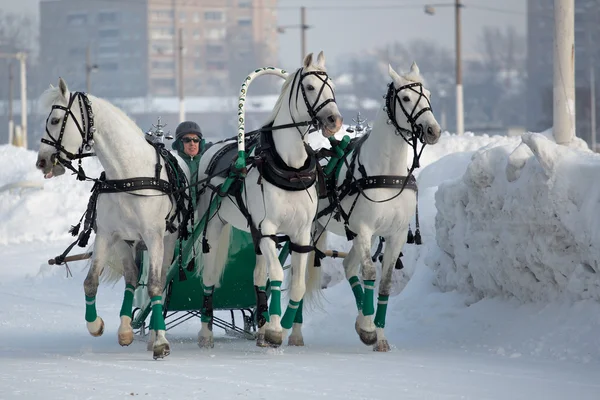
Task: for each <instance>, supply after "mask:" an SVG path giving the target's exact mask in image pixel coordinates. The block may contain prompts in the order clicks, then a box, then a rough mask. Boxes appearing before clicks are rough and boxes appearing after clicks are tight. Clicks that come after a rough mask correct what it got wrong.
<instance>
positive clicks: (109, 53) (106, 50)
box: [97, 46, 129, 58]
mask: <svg viewBox="0 0 600 400" xmlns="http://www.w3.org/2000/svg"><path fill="white" fill-rule="evenodd" d="M97 54H98V57H102V58H109V57H119V50H118V49H117V48H116V47H114V46H112V47H106V46H100V47H98V53H97ZM127 55H129V53H127Z"/></svg>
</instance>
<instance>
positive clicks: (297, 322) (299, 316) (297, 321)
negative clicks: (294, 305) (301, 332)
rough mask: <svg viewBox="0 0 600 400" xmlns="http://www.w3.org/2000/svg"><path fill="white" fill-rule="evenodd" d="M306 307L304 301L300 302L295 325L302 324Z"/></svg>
mask: <svg viewBox="0 0 600 400" xmlns="http://www.w3.org/2000/svg"><path fill="white" fill-rule="evenodd" d="M303 305H304V299H302V300H300V304H299V305H298V311H296V317H295V318H294V323H295V324H301V323H302V306H303Z"/></svg>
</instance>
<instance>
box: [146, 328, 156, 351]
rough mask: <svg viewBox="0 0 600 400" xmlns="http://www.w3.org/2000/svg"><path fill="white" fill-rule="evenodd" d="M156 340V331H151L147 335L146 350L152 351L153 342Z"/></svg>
mask: <svg viewBox="0 0 600 400" xmlns="http://www.w3.org/2000/svg"><path fill="white" fill-rule="evenodd" d="M155 340H156V331H155V330H154V329H151V330H150V332H149V333H148V343H146V350H148V351H152V350H153V349H154V341H155Z"/></svg>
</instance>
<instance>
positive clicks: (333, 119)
mask: <svg viewBox="0 0 600 400" xmlns="http://www.w3.org/2000/svg"><path fill="white" fill-rule="evenodd" d="M327 121H329V122H330V123H332V124H335V117H334V116H333V114H332V115H330V116H329V117H327Z"/></svg>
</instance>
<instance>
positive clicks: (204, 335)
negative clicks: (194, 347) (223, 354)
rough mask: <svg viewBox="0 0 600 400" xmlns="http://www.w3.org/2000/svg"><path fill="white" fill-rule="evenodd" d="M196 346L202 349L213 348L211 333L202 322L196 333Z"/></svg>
mask: <svg viewBox="0 0 600 400" xmlns="http://www.w3.org/2000/svg"><path fill="white" fill-rule="evenodd" d="M198 346H200V347H201V348H203V349H212V348H213V347H215V342H214V336H213V332H212V330H211V329H210V323H208V322H202V327H201V328H200V331H199V332H198Z"/></svg>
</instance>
